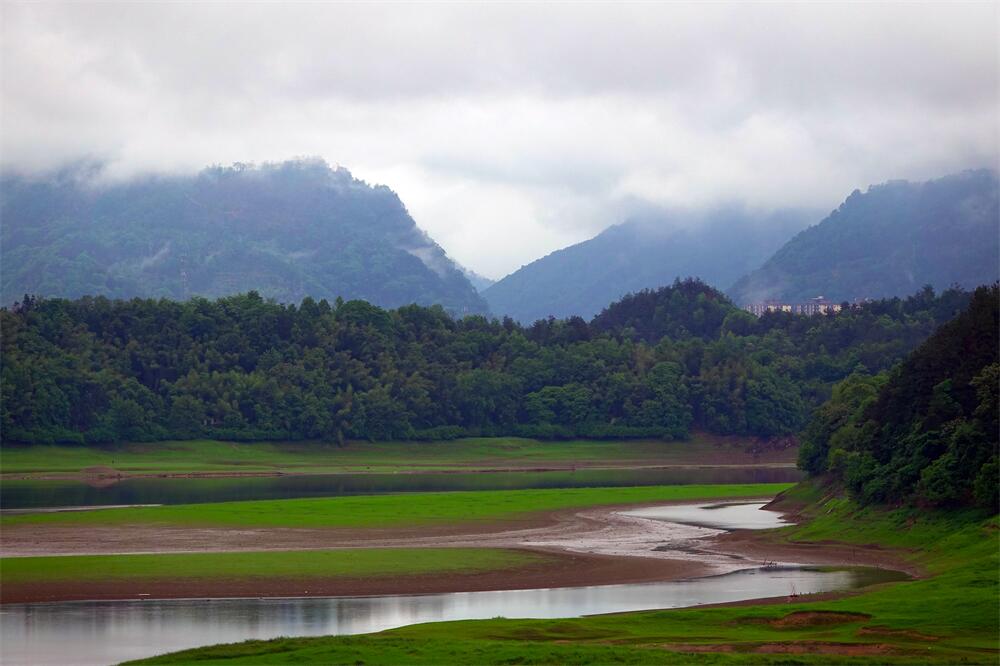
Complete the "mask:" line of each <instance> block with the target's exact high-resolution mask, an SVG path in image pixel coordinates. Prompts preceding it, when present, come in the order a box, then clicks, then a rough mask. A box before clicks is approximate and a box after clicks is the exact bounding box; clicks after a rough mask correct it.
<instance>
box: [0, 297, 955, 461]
mask: <svg viewBox="0 0 1000 666" xmlns="http://www.w3.org/2000/svg"><path fill="white" fill-rule="evenodd" d="M968 299H969V295H968V293H967V292H962V291H955V290H949V291H946V292H943V293H942V294H940V295H935V294H934V293H933V291H931V290H929V289H926V290H923V291H921V292H919V293H918V294H916V295H915V296H913V297H910V298H908V299H906V300H899V299H890V300H884V301H876V302H872V303H867V304H865V305H863V306H858V307H854V308H849V309H847V310H845V311H843V312H841V313H838V314H836V315H832V314H831V315H824V316H820V315H817V316H812V317H807V316H798V315H791V314H788V313H770V314H768V315H765V316H764V317H761V318H760V319H758V318H755V317H753V316H751V315H750V314H748V313H746V312H743V311H741V310H739V309H737V308H736V307H735V306H733V305H732V303H730V302H729V301H728V300H727V299H726V298H725V296H723V295H722V294H721V293H719V292H718V291H716V290H714V289H712V288H711V287H708V286H706V285H704V284H703V283H700V282H697V281H694V280H688V281H684V282H675V283H674V284H673V285H671V286H669V287H664V288H662V289H658V290H656V291H647V292H641V293H639V294H635V295H632V296H630V297H628V298H626V299H623V301H621V302H620V303H617V304H612V305H611V306H609V307H608V308H606V309H605V310H604V311H603V312H602V314H601V315H600V316H599V317H597V318H595V319H594V321H592V322H590V323H588V322H586V321H584V320H583V319H581V318H578V317H577V318H571V319H567V320H555V319H548V320H540V321H537V322H535V323H534V324H532V325H531V326H528V327H524V326H520V325H518V324H517V323H516V322H514V321H513V320H511V319H505V320H503V321H498V320H488V319H486V318H484V317H482V316H467V317H464V318H462V319H454V318H452V317H451V316H449V315H448V314H447V313H446V312H445V311H444V310H443V309H442V308H441V307H440V306H435V307H429V308H426V307H421V306H416V305H410V306H404V307H401V308H398V309H396V310H384V309H382V308H379V307H376V306H374V305H371V304H369V303H366V302H364V301H347V302H343V301H337V302H335V303H333V304H331V303H328V302H327V301H326V300H320V301H318V302H317V301H315V300H313V299H312V298H306V299H304V300H303V301H302V302H301V303H300V304H299V305H281V304H278V303H276V302H273V301H268V300H265V299H263V298H262V297H261V296H260V295H258V294H256V293H253V292H251V293H248V294H243V295H238V296H232V297H227V298H222V299H219V300H216V301H209V300H206V299H202V298H194V299H191V300H188V301H183V302H178V301H170V300H165V299H161V300H158V301H157V300H142V299H133V300H129V301H112V300H109V299H107V298H103V297H96V298H95V297H85V298H81V299H78V300H74V301H69V300H64V299H39V300H36V299H33V298H29V299H27V300H26V301H25V302H22V303H19V304H18V305H17V306H16V307H14V308H11V309H6V308H5V309H0V327H2V330H3V332H4V335H3V337H2V340H0V344H2V348H0V353H2V359H3V365H2V369H0V372H2V376H0V390H2V396H0V433H2V436H3V439H4V441H8V442H10V441H22V442H53V441H59V442H75V443H101V442H118V441H136V440H162V439H187V438H198V437H212V438H216V439H230V440H234V439H235V440H240V439H243V440H247V439H276V440H282V439H317V440H324V441H332V442H340V441H343V440H344V439H350V438H354V439H379V440H382V439H420V438H433V439H440V438H447V437H457V436H465V435H520V436H527V437H543V438H559V437H572V436H586V437H666V438H684V437H686V436H687V435H688V433H689V431H690V429H691V428H700V429H704V430H707V431H710V432H714V433H719V434H740V435H753V436H760V437H771V436H778V435H787V434H792V433H795V432H797V431H798V430H799V428H800V427H801V426H802V425H803V424H804V423H805V421H806V419H807V418H808V417H809V415H810V414H811V412H812V410H813V409H814V408H815V407H816V406H817V405H819V404H820V403H822V402H823V401H824V400H826V399H827V397H829V395H830V389H831V386H832V385H833V383H834V382H837V381H839V380H841V379H843V378H845V377H847V376H849V375H850V374H851V373H852V372H854V371H855V370H857V369H859V368H860V369H864V370H865V371H867V372H871V373H878V372H881V371H884V370H886V369H888V368H890V367H892V366H893V365H894V364H895V363H896V362H898V361H899V360H900V359H902V358H903V357H905V355H906V354H907V353H908V352H909V351H911V350H912V349H914V348H915V347H916V346H917V345H919V344H920V343H921V342H922V341H923V340H924V339H926V338H927V336H928V335H930V333H931V332H932V331H933V330H934V329H935V328H936V327H937V326H938V325H940V324H941V323H943V322H945V321H947V320H948V319H950V318H951V317H953V316H954V315H955V314H957V313H958V312H960V311H961V310H962V308H964V307H965V305H966V304H967V302H968Z"/></svg>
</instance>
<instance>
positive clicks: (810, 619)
mask: <svg viewBox="0 0 1000 666" xmlns="http://www.w3.org/2000/svg"><path fill="white" fill-rule="evenodd" d="M871 617H872V616H871V615H868V614H866V613H840V612H837V611H795V612H794V613H789V614H788V615H786V616H785V617H779V618H778V619H777V620H770V621H769V622H768V624H769V625H771V626H772V627H775V628H776V629H804V628H807V627H827V626H833V625H838V624H849V623H851V622H864V621H865V620H870V619H871Z"/></svg>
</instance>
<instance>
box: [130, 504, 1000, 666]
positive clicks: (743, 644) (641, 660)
mask: <svg viewBox="0 0 1000 666" xmlns="http://www.w3.org/2000/svg"><path fill="white" fill-rule="evenodd" d="M809 513H810V515H811V516H812V518H811V520H809V521H808V522H807V523H806V524H803V525H800V526H794V527H788V528H782V529H781V530H779V531H777V535H778V536H779V537H780V538H783V539H788V540H794V541H825V540H835V541H839V542H846V543H857V544H872V543H875V544H880V545H882V546H886V547H895V548H906V549H910V553H909V557H910V558H912V560H913V561H914V563H917V564H919V565H921V566H922V567H924V568H925V569H926V570H927V571H929V572H931V574H932V576H930V577H929V578H926V579H922V580H915V581H911V582H902V583H895V584H890V585H882V586H878V587H875V588H872V589H871V590H869V591H867V592H864V593H862V594H858V595H855V596H848V597H844V598H841V599H835V600H831V601H816V602H808V601H807V600H803V601H802V602H800V603H787V604H771V605H759V606H744V607H726V608H713V609H697V608H694V609H686V610H669V611H652V612H641V613H625V614H617V615H604V616H594V617H585V618H573V619H562V620H504V619H495V620H486V621H465V622H448V623H435V624H425V625H416V626H410V627H403V628H400V629H395V630H391V631H386V632H382V633H378V634H370V635H365V636H345V637H323V638H302V639H289V638H282V639H277V640H273V641H247V642H245V643H239V644H233V645H219V646H212V647H206V648H199V649H196V650H188V651H185V652H179V653H175V654H172V655H165V656H161V657H157V658H154V659H150V660H147V661H145V662H142V663H148V664H180V663H198V664H264V663H266V664H281V663H293V662H294V663H327V664H345V663H352V664H353V663H362V662H363V663H365V664H400V663H405V664H432V663H433V664H460V663H477V664H510V663H518V664H552V663H574V664H605V663H627V664H690V663H699V664H700V663H706V664H831V663H868V664H872V663H877V664H892V663H905V664H914V663H940V664H996V663H997V659H998V656H1000V652H998V648H1000V645H998V625H1000V612H998V604H997V599H998V570H1000V561H998V545H1000V544H998V536H997V535H998V531H997V528H998V523H997V518H996V516H993V517H989V518H987V517H984V516H983V515H982V514H977V513H975V512H971V511H962V512H946V511H936V512H932V511H926V510H916V509H897V510H891V511H890V510H874V509H859V508H858V507H857V506H855V505H854V504H852V503H851V502H850V501H848V500H844V499H839V498H827V499H823V500H821V501H818V502H817V503H815V504H814V505H813V506H812V507H811V509H810V510H809Z"/></svg>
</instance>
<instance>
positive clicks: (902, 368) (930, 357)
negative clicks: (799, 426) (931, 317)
mask: <svg viewBox="0 0 1000 666" xmlns="http://www.w3.org/2000/svg"><path fill="white" fill-rule="evenodd" d="M998 335H1000V289H998V287H997V285H996V284H994V285H993V286H991V287H985V286H984V287H979V288H978V289H976V291H975V293H974V294H973V296H972V301H971V302H970V304H969V306H968V308H967V309H966V310H965V311H964V312H962V313H961V314H960V315H959V316H958V317H956V318H955V319H953V320H952V321H950V322H948V323H946V324H944V325H943V326H941V327H940V328H939V329H938V330H937V331H936V332H935V333H934V335H932V336H931V337H930V338H929V339H927V340H926V341H925V342H924V343H923V344H922V345H921V346H920V347H918V348H917V349H916V350H915V351H914V352H913V353H911V354H910V355H909V357H907V358H906V359H905V360H904V361H903V362H902V363H901V364H900V365H898V366H896V367H895V368H894V369H893V370H892V371H891V372H889V373H888V374H887V375H877V376H874V377H873V376H871V375H868V374H867V373H862V372H856V373H854V374H852V375H851V376H850V377H848V378H847V379H845V380H844V381H843V382H841V383H840V384H838V385H836V386H835V387H834V389H833V397H832V398H831V399H830V401H829V402H828V403H826V404H824V405H823V406H822V407H821V408H820V409H819V410H817V412H816V414H815V415H814V417H813V419H812V421H811V422H810V423H809V426H808V427H807V428H806V430H805V433H804V435H803V442H802V449H801V450H800V465H801V466H802V467H803V468H804V469H806V470H807V471H808V472H809V473H810V474H814V475H816V474H831V475H833V476H835V477H839V478H840V479H841V480H842V481H843V482H844V483H845V484H846V485H847V486H848V488H850V490H851V491H852V492H853V493H854V495H855V496H856V497H857V498H858V499H860V500H861V501H863V502H895V501H899V500H911V499H916V500H919V501H920V502H921V503H922V504H925V505H927V504H937V505H944V506H948V505H961V504H972V503H978V504H981V505H983V506H986V507H989V508H991V509H992V510H993V511H996V509H997V474H998V473H1000V472H998V466H997V464H998V463H997V453H998V446H1000V442H998V440H997V432H998V427H1000V426H998V423H997V412H998V408H1000V404H998V390H997V389H998V381H1000V365H998V363H1000V356H998V352H997V337H998Z"/></svg>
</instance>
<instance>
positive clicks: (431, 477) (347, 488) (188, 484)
mask: <svg viewBox="0 0 1000 666" xmlns="http://www.w3.org/2000/svg"><path fill="white" fill-rule="evenodd" d="M801 479H802V472H800V471H799V470H797V469H793V468H790V467H768V468H735V467H698V468H684V469H677V468H674V469H605V470H577V471H573V472H483V473H449V474H440V473H438V474H431V473H426V474H326V475H289V476H270V477H243V478H229V479H227V478H213V479H190V478H188V479H185V478H167V479H149V478H146V479H125V480H122V481H118V482H116V483H112V484H110V485H107V486H105V487H95V486H93V485H88V484H87V483H84V482H81V481H25V480H14V479H11V480H6V479H5V480H4V482H3V484H0V507H2V508H3V509H5V510H6V509H28V508H41V507H66V506H98V505H105V506H107V505H120V504H193V503H200V502H228V501H238V500H262V499H292V498H296V497H337V496H341V495H372V494H379V493H397V492H433V491H445V490H514V489H521V488H588V487H589V488H595V487H617V486H659V485H679V484H692V483H794V482H796V481H799V480H801Z"/></svg>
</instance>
